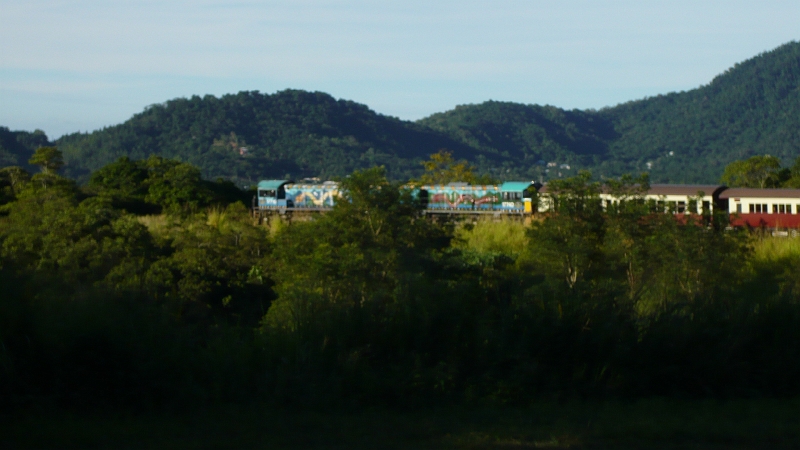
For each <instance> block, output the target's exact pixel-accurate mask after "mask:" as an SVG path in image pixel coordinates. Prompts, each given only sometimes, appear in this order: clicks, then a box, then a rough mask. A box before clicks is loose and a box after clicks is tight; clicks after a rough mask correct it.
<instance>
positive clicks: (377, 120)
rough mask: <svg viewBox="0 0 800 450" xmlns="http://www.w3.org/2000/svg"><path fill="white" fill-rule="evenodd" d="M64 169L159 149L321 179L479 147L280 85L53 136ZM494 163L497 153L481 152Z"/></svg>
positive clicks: (189, 158)
mask: <svg viewBox="0 0 800 450" xmlns="http://www.w3.org/2000/svg"><path fill="white" fill-rule="evenodd" d="M57 144H58V145H59V147H60V148H61V150H62V151H63V152H64V157H65V160H66V161H67V173H68V174H70V175H71V176H74V177H77V178H82V177H85V175H86V174H87V173H88V171H91V170H95V169H97V168H99V167H102V166H103V165H105V164H107V163H109V162H111V161H113V160H115V159H117V158H118V157H120V156H123V155H126V156H130V157H131V158H134V159H139V158H145V157H147V156H148V155H150V154H153V153H156V154H159V155H162V156H167V157H170V158H177V159H180V160H183V161H186V162H190V163H192V164H195V165H197V166H199V167H200V168H201V169H202V171H203V174H204V175H205V176H206V177H209V178H216V177H224V178H229V179H232V180H235V181H237V182H242V183H248V182H252V181H254V180H258V179H260V178H265V177H285V178H302V177H309V176H320V177H324V178H328V177H334V176H343V175H346V174H348V173H350V172H352V171H353V169H356V168H365V167H371V166H374V165H385V166H386V167H387V168H389V170H390V174H391V175H392V176H393V177H396V178H407V177H409V176H411V175H412V174H414V173H416V172H417V171H418V168H419V167H420V164H419V161H421V160H422V159H423V158H425V157H427V155H429V154H431V153H434V152H436V151H437V150H439V149H440V148H449V149H451V150H452V151H454V152H455V154H456V155H457V156H459V157H462V158H467V159H470V160H477V159H480V157H481V151H480V150H476V149H474V148H472V147H470V146H468V145H466V144H461V143H459V142H457V141H455V140H453V139H450V138H449V137H447V136H445V135H443V134H440V133H436V132H434V131H432V130H430V129H428V128H426V127H423V126H420V125H417V124H414V123H412V122H407V121H401V120H399V119H396V118H392V117H387V116H383V115H380V114H377V113H375V112H374V111H371V110H370V109H368V108H367V107H366V106H364V105H360V104H358V103H354V102H351V101H345V100H336V99H334V98H333V97H331V96H330V95H328V94H324V93H319V92H304V91H296V90H286V91H282V92H278V93H276V94H273V95H266V94H261V93H258V92H240V93H238V94H233V95H225V96H223V97H220V98H216V97H214V96H205V97H203V98H200V97H192V98H190V99H175V100H170V101H168V102H166V103H164V104H160V105H153V106H150V107H148V108H147V109H146V110H145V111H144V112H142V113H140V114H137V115H135V116H133V117H132V118H131V119H130V120H128V121H126V122H125V123H123V124H120V125H117V126H114V127H109V128H105V129H103V130H100V131H95V132H93V133H88V134H72V135H68V136H64V137H62V138H61V139H59V140H58V142H57ZM485 156H486V157H488V158H489V159H492V160H494V162H499V158H498V157H496V155H491V154H488V155H485Z"/></svg>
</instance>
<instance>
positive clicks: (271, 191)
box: [253, 180, 541, 214]
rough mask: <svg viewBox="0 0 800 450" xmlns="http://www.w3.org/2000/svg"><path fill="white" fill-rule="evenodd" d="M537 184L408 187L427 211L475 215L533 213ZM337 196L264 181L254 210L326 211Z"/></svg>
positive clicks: (312, 186)
mask: <svg viewBox="0 0 800 450" xmlns="http://www.w3.org/2000/svg"><path fill="white" fill-rule="evenodd" d="M539 187H541V185H540V184H538V183H534V182H532V181H507V182H505V183H503V184H500V185H482V186H472V185H470V184H468V183H448V184H442V185H423V186H419V187H411V186H409V189H412V190H413V191H414V192H415V195H417V196H418V198H420V199H422V201H423V203H424V205H425V209H426V210H430V211H456V212H458V211H462V212H467V211H476V212H481V211H483V212H490V211H494V212H498V213H527V214H532V213H533V212H534V208H535V204H534V200H533V198H534V197H535V193H536V190H537V189H538V188H539ZM338 196H339V185H338V183H336V182H333V181H325V182H323V183H319V182H316V183H315V182H301V183H294V182H292V181H290V180H263V181H260V182H259V183H258V193H257V196H256V201H255V202H254V204H253V207H254V208H255V209H258V210H270V209H292V210H320V211H321V210H325V209H329V208H332V207H333V205H334V203H335V202H336V198H337V197H338Z"/></svg>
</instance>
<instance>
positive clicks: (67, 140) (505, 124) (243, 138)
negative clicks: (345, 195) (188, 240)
mask: <svg viewBox="0 0 800 450" xmlns="http://www.w3.org/2000/svg"><path fill="white" fill-rule="evenodd" d="M37 139H39V140H40V141H41V142H42V143H39V141H37ZM44 143H47V137H46V136H44V134H43V133H41V132H35V133H26V132H12V131H9V130H8V129H7V128H0V164H2V165H8V164H22V162H24V161H27V157H28V156H25V155H29V154H30V152H32V151H33V148H35V146H38V145H45V144H44ZM55 144H57V145H58V146H59V148H60V149H61V150H62V151H63V152H64V157H65V160H66V163H67V165H66V167H65V171H66V173H67V175H70V176H73V177H75V178H78V179H84V180H85V179H86V177H87V175H88V173H89V172H90V171H92V170H95V169H97V168H99V167H101V166H103V165H105V164H107V163H108V162H111V161H113V160H115V159H117V158H118V157H120V156H123V155H126V156H130V157H131V158H145V157H147V156H148V155H151V154H159V155H162V156H166V157H171V158H177V159H180V160H182V161H187V162H190V163H193V164H196V165H197V166H199V167H200V168H201V170H202V171H203V174H204V175H205V176H206V177H208V178H216V177H223V178H228V179H231V180H234V181H236V182H237V183H240V184H247V183H251V182H253V181H255V180H258V179H262V178H268V177H275V178H295V179H298V178H303V177H309V176H319V177H322V178H330V177H333V176H341V175H346V174H347V173H350V172H351V171H352V170H353V169H356V168H363V167H369V166H372V165H379V164H383V165H385V166H386V167H387V168H388V169H389V174H390V176H392V177H394V178H397V179H407V178H409V177H411V176H415V175H417V174H419V172H420V170H421V165H420V164H419V163H420V162H421V161H422V160H423V159H425V158H426V157H427V156H428V155H429V154H431V153H434V152H436V151H438V150H439V149H442V148H447V149H450V150H451V151H453V152H454V154H455V156H456V158H465V159H468V160H470V161H472V162H473V163H474V164H475V165H477V166H478V167H479V170H480V171H481V172H485V173H491V174H492V175H494V176H495V177H496V178H499V179H510V178H521V179H536V180H546V179H549V178H554V177H559V176H562V177H564V176H569V175H572V174H574V173H576V171H577V170H580V169H590V170H592V172H593V173H594V174H595V175H597V176H600V177H602V176H617V175H620V174H622V173H626V172H650V173H651V178H652V180H653V181H655V182H673V183H681V182H686V183H688V182H708V183H713V182H716V181H718V179H719V177H720V175H721V174H722V171H723V168H724V167H725V165H726V164H728V163H729V162H731V161H733V160H736V159H742V158H746V157H749V156H752V155H756V154H771V155H774V156H778V157H780V158H782V159H783V161H784V163H785V164H789V163H790V162H791V161H793V159H794V158H795V157H797V156H798V155H800V44H798V43H797V42H791V43H788V44H785V45H783V46H781V47H778V48H776V49H775V50H772V51H770V52H766V53H763V54H761V55H758V56H756V57H754V58H752V59H750V60H748V61H745V62H743V63H740V64H736V65H734V66H733V67H732V68H731V69H729V70H727V71H726V72H725V73H723V74H721V75H719V76H717V77H716V78H714V79H713V80H712V81H711V82H710V83H709V84H708V85H705V86H702V87H700V88H697V89H693V90H690V91H685V92H679V93H669V94H666V95H659V96H656V97H650V98H645V99H642V100H637V101H631V102H628V103H624V104H621V105H617V106H614V107H609V108H604V109H602V110H599V111H595V110H587V111H580V110H571V111H568V110H563V109H560V108H557V107H555V106H539V105H523V104H517V103H510V102H495V101H488V102H485V103H482V104H478V105H463V106H458V107H456V108H455V109H453V110H451V111H447V112H443V113H438V114H434V115H432V116H430V117H427V118H425V119H422V120H419V121H417V122H409V121H403V120H399V119H397V118H393V117H388V116H384V115H381V114H378V113H376V112H374V111H372V110H370V109H369V108H368V107H366V106H364V105H361V104H358V103H354V102H352V101H346V100H336V99H334V98H333V97H331V96H330V95H328V94H324V93H320V92H305V91H297V90H286V91H282V92H278V93H276V94H272V95H268V94H261V93H258V92H240V93H238V94H231V95H225V96H222V97H220V98H217V97H214V96H205V97H202V98H201V97H192V98H189V99H175V100H170V101H167V102H166V103H163V104H160V105H153V106H150V107H148V108H146V109H145V110H144V111H143V112H141V113H139V114H136V115H135V116H133V117H132V118H131V119H129V120H128V121H126V122H124V123H122V124H120V125H116V126H112V127H108V128H104V129H102V130H98V131H94V132H92V133H76V134H71V135H67V136H64V137H62V138H60V139H58V140H57V141H56V142H55Z"/></svg>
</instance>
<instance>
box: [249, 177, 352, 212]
mask: <svg viewBox="0 0 800 450" xmlns="http://www.w3.org/2000/svg"><path fill="white" fill-rule="evenodd" d="M338 195H339V185H338V184H337V183H335V182H333V181H326V182H324V183H293V182H292V181H289V180H264V181H260V182H259V183H258V197H257V198H258V200H257V207H258V209H272V208H321V209H324V208H332V207H333V204H334V202H335V200H334V199H335V198H336V197H337V196H338Z"/></svg>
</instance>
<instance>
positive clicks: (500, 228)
mask: <svg viewBox="0 0 800 450" xmlns="http://www.w3.org/2000/svg"><path fill="white" fill-rule="evenodd" d="M526 229H527V226H526V225H525V224H524V223H522V222H520V221H512V220H503V221H499V222H493V221H489V220H485V221H478V222H476V223H475V224H470V225H466V226H461V227H459V228H458V229H457V230H456V238H457V245H458V246H460V247H462V248H468V249H472V250H476V251H478V252H482V253H494V252H497V253H504V254H507V255H511V256H517V255H519V252H520V251H521V250H522V249H524V248H525V245H526V237H525V230H526Z"/></svg>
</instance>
